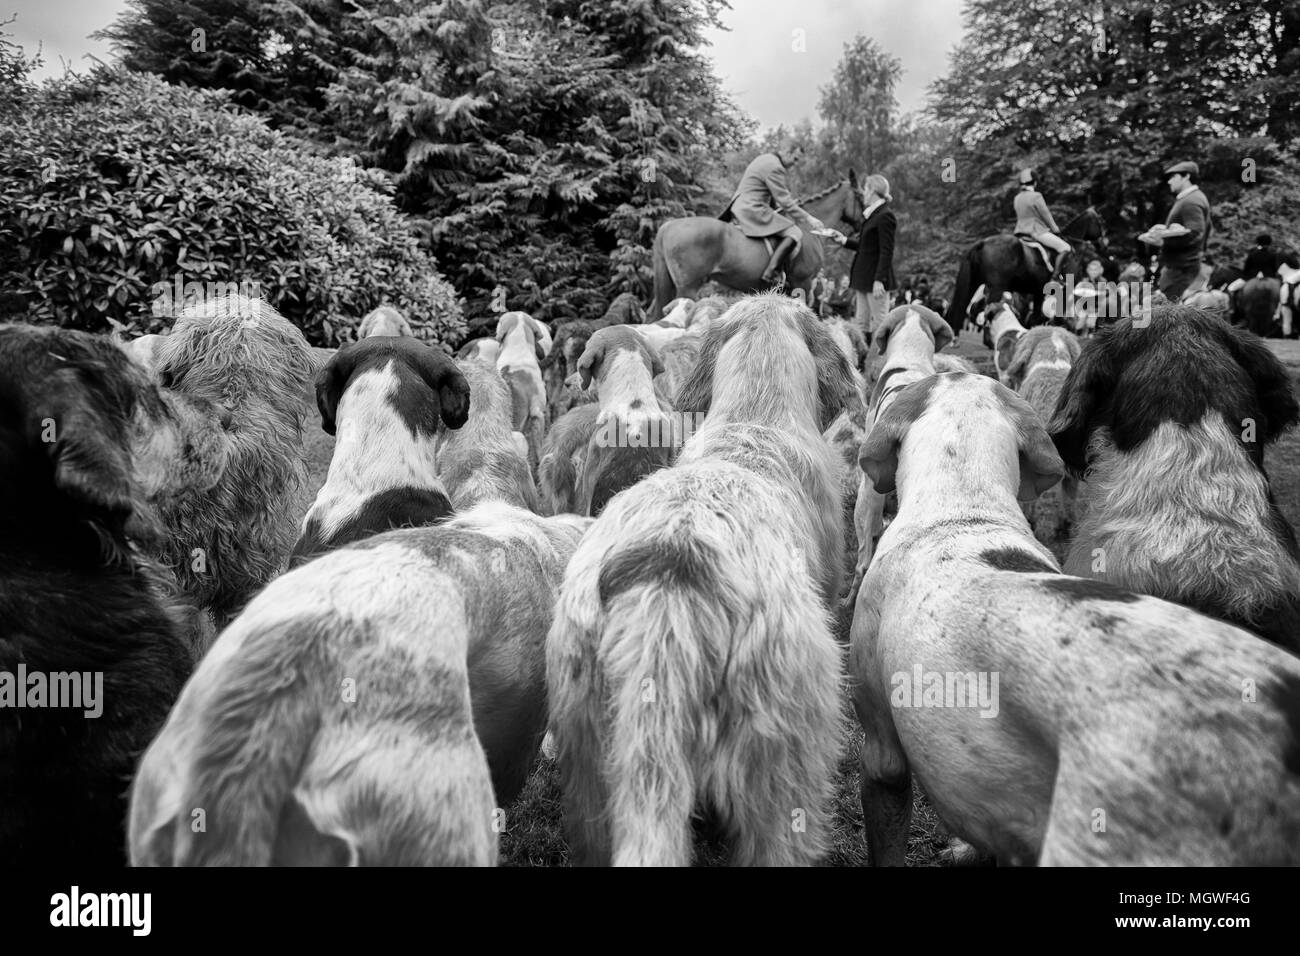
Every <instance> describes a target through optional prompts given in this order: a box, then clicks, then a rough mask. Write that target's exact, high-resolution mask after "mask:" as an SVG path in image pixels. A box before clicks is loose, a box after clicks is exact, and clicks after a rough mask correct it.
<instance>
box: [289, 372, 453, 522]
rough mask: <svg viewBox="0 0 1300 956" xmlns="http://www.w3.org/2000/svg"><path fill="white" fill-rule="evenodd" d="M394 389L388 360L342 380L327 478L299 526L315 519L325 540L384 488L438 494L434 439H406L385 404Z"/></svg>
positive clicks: (396, 384)
mask: <svg viewBox="0 0 1300 956" xmlns="http://www.w3.org/2000/svg"><path fill="white" fill-rule="evenodd" d="M400 387H401V385H400V382H399V381H398V378H397V373H396V371H395V369H394V363H392V362H389V363H388V364H387V365H386V366H384V367H383V368H382V369H371V370H369V371H366V372H362V373H361V374H360V375H358V376H356V377H355V378H353V379H352V380H351V381H350V382H348V386H347V389H346V390H345V391H344V392H343V397H342V398H340V399H339V405H338V411H337V413H336V415H335V439H336V440H335V444H334V457H333V458H331V459H330V470H329V474H328V475H327V476H326V478H325V484H324V486H323V487H322V488H321V490H320V491H319V492H318V493H317V495H316V501H315V502H314V503H313V504H312V506H311V508H310V509H308V511H307V515H306V517H305V518H304V519H303V527H304V528H305V527H306V525H307V522H308V521H310V520H311V519H312V518H315V519H316V520H317V521H318V522H319V524H320V528H321V532H322V534H323V535H324V536H326V537H328V536H329V535H331V534H333V533H334V532H335V531H337V530H338V528H339V527H340V526H341V525H342V524H344V522H346V521H347V520H348V519H349V518H351V517H352V516H353V515H355V514H356V513H357V512H358V511H359V510H360V509H361V507H362V505H363V504H365V502H366V500H367V499H369V498H372V497H374V496H375V495H376V494H378V493H379V492H381V491H387V490H388V489H390V488H400V487H407V486H409V487H414V488H431V489H437V490H440V491H442V490H443V486H442V482H441V481H440V480H439V478H438V469H437V455H436V448H437V440H436V438H435V437H434V436H432V435H429V436H424V435H418V436H412V434H411V430H410V429H409V428H407V426H406V423H405V422H404V421H402V419H401V418H400V417H399V416H398V415H397V413H396V412H395V411H394V409H393V407H392V405H391V404H390V402H389V396H391V395H394V394H395V393H396V392H397V390H398V389H399V388H400ZM444 493H445V492H444Z"/></svg>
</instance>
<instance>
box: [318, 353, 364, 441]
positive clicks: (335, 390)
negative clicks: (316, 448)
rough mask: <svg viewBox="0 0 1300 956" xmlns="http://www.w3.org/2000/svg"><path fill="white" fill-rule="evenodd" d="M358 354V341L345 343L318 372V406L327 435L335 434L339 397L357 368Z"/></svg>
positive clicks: (322, 425)
mask: <svg viewBox="0 0 1300 956" xmlns="http://www.w3.org/2000/svg"><path fill="white" fill-rule="evenodd" d="M356 356H357V343H355V342H354V343H352V344H350V345H345V346H343V347H342V348H340V349H339V350H338V351H337V352H335V353H334V354H333V355H332V356H330V360H329V361H328V362H326V363H325V367H324V368H323V369H321V370H320V371H319V372H317V373H316V407H317V408H318V409H320V427H321V428H322V429H324V431H325V434H327V435H333V434H334V416H335V415H337V414H338V410H339V399H340V398H342V397H343V392H344V390H345V389H346V388H347V387H348V379H350V378H351V377H352V373H353V371H355V370H356V365H357V358H356Z"/></svg>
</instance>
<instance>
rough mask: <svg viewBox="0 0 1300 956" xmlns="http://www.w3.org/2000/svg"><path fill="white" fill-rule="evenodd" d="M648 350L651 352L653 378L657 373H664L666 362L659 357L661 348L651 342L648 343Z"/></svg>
mask: <svg viewBox="0 0 1300 956" xmlns="http://www.w3.org/2000/svg"><path fill="white" fill-rule="evenodd" d="M646 351H647V352H649V353H650V378H652V379H653V378H654V377H655V376H656V375H662V374H663V373H664V363H663V359H661V358H660V357H659V350H658V349H657V348H655V347H654V346H653V345H651V344H650V343H649V342H647V343H646Z"/></svg>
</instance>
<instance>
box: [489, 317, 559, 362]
mask: <svg viewBox="0 0 1300 956" xmlns="http://www.w3.org/2000/svg"><path fill="white" fill-rule="evenodd" d="M497 341H498V342H501V343H502V344H506V343H510V342H521V341H522V342H523V343H524V345H525V347H526V348H528V349H531V350H532V351H533V352H535V353H536V355H537V361H538V362H542V361H543V360H545V358H546V356H548V355H550V354H551V330H550V329H548V328H547V327H546V326H545V325H543V324H542V323H541V322H539V321H537V320H536V319H534V318H533V317H532V316H531V315H529V314H528V313H527V312H506V313H504V314H503V315H502V316H501V318H499V319H497Z"/></svg>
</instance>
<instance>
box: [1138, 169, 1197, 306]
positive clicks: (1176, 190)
mask: <svg viewBox="0 0 1300 956" xmlns="http://www.w3.org/2000/svg"><path fill="white" fill-rule="evenodd" d="M1198 178H1200V169H1199V168H1198V167H1197V165H1196V164H1195V163H1193V162H1189V161H1183V162H1179V163H1174V164H1173V165H1172V166H1170V167H1169V168H1168V169H1166V170H1165V179H1166V181H1167V182H1168V184H1169V191H1170V192H1172V193H1173V194H1174V205H1173V208H1171V209H1170V210H1169V215H1168V217H1167V218H1166V219H1165V224H1164V226H1163V227H1159V226H1158V227H1156V229H1155V230H1152V232H1151V233H1148V234H1147V235H1152V237H1153V238H1154V239H1155V240H1156V241H1155V243H1154V245H1158V246H1159V247H1160V281H1159V283H1158V286H1157V287H1158V288H1159V289H1160V291H1161V292H1162V293H1164V295H1165V298H1167V299H1168V300H1169V301H1170V302H1177V301H1178V300H1179V299H1181V298H1182V297H1183V293H1184V292H1186V291H1187V289H1188V288H1189V287H1190V286H1191V285H1192V283H1193V282H1196V280H1197V279H1199V278H1200V276H1201V264H1202V263H1203V262H1204V261H1205V249H1206V246H1207V245H1208V244H1209V241H1210V232H1211V230H1212V229H1213V223H1212V222H1211V220H1210V201H1209V200H1208V199H1207V198H1206V197H1205V193H1203V192H1201V190H1200V188H1199V187H1198V186H1197V185H1196V180H1197V179H1198Z"/></svg>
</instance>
